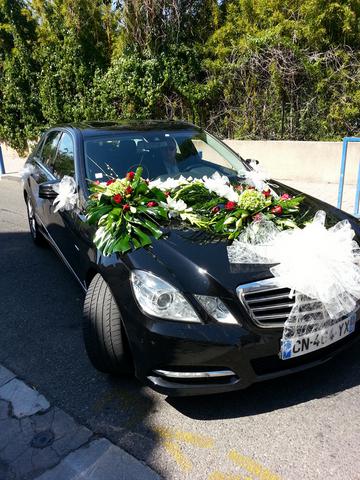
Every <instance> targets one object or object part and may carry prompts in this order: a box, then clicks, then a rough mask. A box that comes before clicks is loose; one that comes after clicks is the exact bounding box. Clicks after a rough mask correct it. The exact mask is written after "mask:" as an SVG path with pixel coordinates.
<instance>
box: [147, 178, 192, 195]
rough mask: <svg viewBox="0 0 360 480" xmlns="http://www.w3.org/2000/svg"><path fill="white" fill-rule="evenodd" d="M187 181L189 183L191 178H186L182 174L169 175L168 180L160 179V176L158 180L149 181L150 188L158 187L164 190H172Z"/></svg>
mask: <svg viewBox="0 0 360 480" xmlns="http://www.w3.org/2000/svg"><path fill="white" fill-rule="evenodd" d="M189 178H190V177H189ZM191 180H192V179H191ZM186 183H189V179H186V178H185V177H183V176H182V175H181V176H180V177H179V178H171V177H169V178H167V179H166V180H160V179H159V178H158V179H157V180H153V181H151V182H150V183H149V188H154V187H156V188H159V189H160V190H162V191H163V192H166V191H167V190H172V189H173V188H176V187H178V186H179V185H184V184H186Z"/></svg>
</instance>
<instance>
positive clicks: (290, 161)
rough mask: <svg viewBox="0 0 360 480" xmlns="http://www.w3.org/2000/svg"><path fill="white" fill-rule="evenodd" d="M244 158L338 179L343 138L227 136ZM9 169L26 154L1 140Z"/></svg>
mask: <svg viewBox="0 0 360 480" xmlns="http://www.w3.org/2000/svg"><path fill="white" fill-rule="evenodd" d="M226 142H227V143H228V144H229V146H231V148H233V149H234V150H235V151H236V152H238V153H239V154H240V155H241V156H242V157H243V158H253V159H257V160H259V162H260V163H261V166H262V167H263V168H264V170H266V171H267V172H269V174H270V175H271V176H272V177H273V178H278V179H279V180H285V179H286V180H296V181H304V182H314V183H316V182H317V183H337V182H338V181H339V172H340V161H341V150H342V142H295V141H261V140H256V141H250V140H226ZM1 146H2V152H3V157H4V163H5V171H6V173H13V172H18V171H19V170H21V168H22V166H23V164H24V162H25V158H22V157H19V156H18V155H17V153H16V151H15V150H13V149H11V148H9V147H7V146H6V145H4V144H2V145H1ZM359 161H360V143H352V144H349V146H348V157H347V168H346V176H345V183H347V184H355V183H356V177H357V169H358V162H359Z"/></svg>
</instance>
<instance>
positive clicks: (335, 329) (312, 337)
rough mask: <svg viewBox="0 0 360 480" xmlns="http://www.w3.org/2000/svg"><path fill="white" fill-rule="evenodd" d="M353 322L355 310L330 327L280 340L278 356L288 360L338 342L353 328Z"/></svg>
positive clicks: (354, 320)
mask: <svg viewBox="0 0 360 480" xmlns="http://www.w3.org/2000/svg"><path fill="white" fill-rule="evenodd" d="M355 323H356V312H354V313H352V314H351V315H350V316H349V317H347V318H345V319H344V320H342V321H341V322H339V323H337V324H336V325H332V326H331V327H327V328H323V329H322V330H319V331H317V332H313V333H309V334H307V335H302V336H300V337H294V338H291V339H288V340H282V341H281V351H280V358H281V359H282V360H288V359H289V358H294V357H299V356H300V355H306V354H307V353H310V352H314V351H315V350H319V349H320V348H324V347H327V346H328V345H331V344H332V343H335V342H338V341H339V340H341V339H342V338H344V337H346V336H347V335H350V333H352V332H353V331H354V330H355Z"/></svg>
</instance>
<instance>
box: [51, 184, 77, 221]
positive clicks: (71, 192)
mask: <svg viewBox="0 0 360 480" xmlns="http://www.w3.org/2000/svg"><path fill="white" fill-rule="evenodd" d="M53 188H54V190H55V192H57V194H58V195H57V197H56V198H55V200H54V206H55V208H54V213H56V212H58V211H59V210H60V211H64V210H72V209H73V208H74V207H75V205H76V202H77V199H78V194H77V193H76V183H75V180H74V179H73V178H72V177H68V176H67V175H65V176H64V177H63V179H62V180H61V182H59V183H57V184H55V185H54V187H53Z"/></svg>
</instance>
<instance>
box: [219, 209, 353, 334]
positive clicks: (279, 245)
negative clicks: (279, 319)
mask: <svg viewBox="0 0 360 480" xmlns="http://www.w3.org/2000/svg"><path fill="white" fill-rule="evenodd" d="M270 223H271V222H259V225H256V223H255V224H254V223H253V224H251V225H250V226H249V227H248V228H247V230H246V231H245V232H244V233H243V234H241V235H240V237H239V240H237V241H235V242H234V243H233V244H232V245H231V246H230V247H228V255H229V260H230V262H232V263H268V264H276V265H275V266H273V267H271V268H270V271H271V273H272V274H273V275H274V277H275V283H276V284H277V285H278V286H279V287H282V288H283V287H288V288H290V289H291V291H292V293H293V294H294V295H295V305H294V307H293V308H292V310H291V312H290V315H289V317H288V319H287V321H286V322H285V326H284V333H283V339H286V338H289V337H293V336H299V335H304V334H308V333H312V332H314V331H318V330H321V329H323V328H326V327H328V326H330V325H333V324H335V323H337V322H339V321H340V320H341V319H342V318H343V317H344V316H345V315H349V314H350V313H352V312H353V311H354V310H355V309H356V306H357V302H358V300H359V299H360V249H359V246H358V244H357V243H356V242H355V241H354V239H353V238H354V235H355V234H354V231H353V230H352V228H351V225H350V223H349V222H348V221H347V220H343V221H340V222H338V223H337V224H336V225H335V226H334V227H332V228H329V229H327V228H326V227H325V212H323V211H319V212H317V213H316V215H315V217H314V220H313V221H312V222H311V223H309V224H308V225H306V226H305V227H304V228H303V229H300V228H297V229H294V230H286V231H282V232H279V231H277V230H276V227H274V226H271V225H270ZM256 229H258V234H256Z"/></svg>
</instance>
